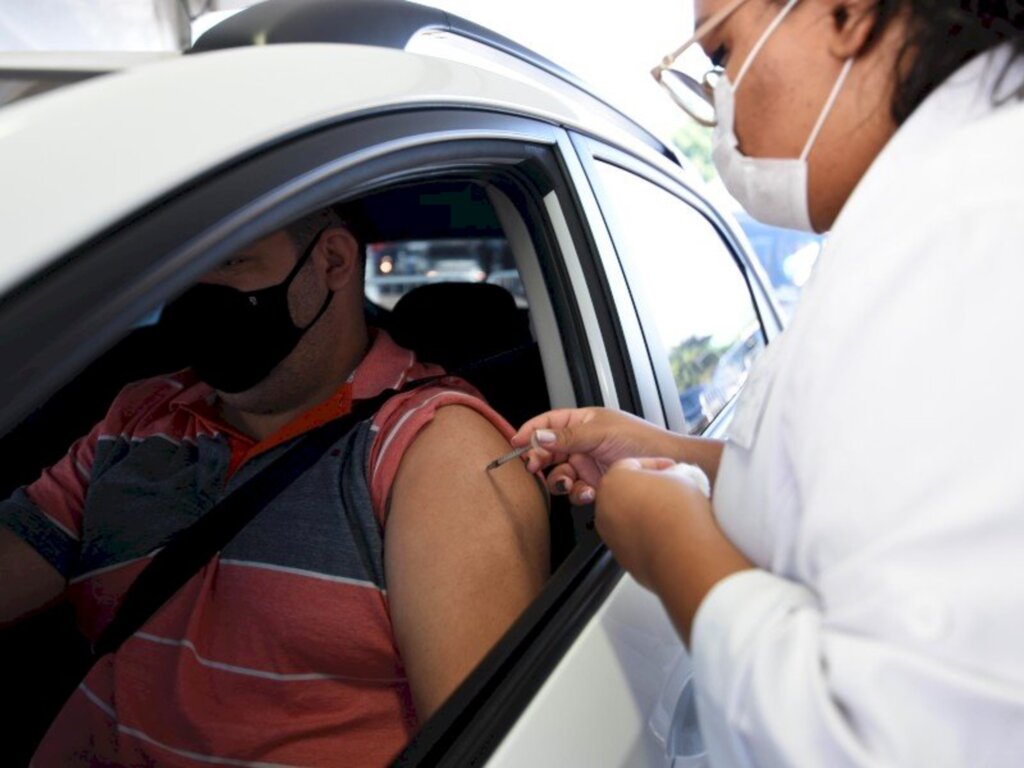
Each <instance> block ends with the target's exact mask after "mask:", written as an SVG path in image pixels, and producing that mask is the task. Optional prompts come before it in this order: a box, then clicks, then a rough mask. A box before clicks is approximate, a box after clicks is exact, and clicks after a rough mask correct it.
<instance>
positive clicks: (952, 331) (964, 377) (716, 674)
mask: <svg viewBox="0 0 1024 768" xmlns="http://www.w3.org/2000/svg"><path fill="white" fill-rule="evenodd" d="M1005 54H1006V51H1005V50H1003V51H999V52H997V53H996V54H993V55H990V56H986V57H982V58H978V59H975V60H974V61H972V62H970V63H968V64H967V65H966V66H965V67H963V68H962V69H961V70H960V71H959V72H958V73H956V74H955V75H954V76H953V77H952V78H951V79H950V80H949V81H948V82H947V83H945V84H943V85H942V86H941V87H940V88H939V89H938V90H936V91H935V92H934V93H933V94H931V96H930V97H929V98H928V99H927V101H926V102H925V103H924V104H922V105H921V106H920V108H919V109H918V110H917V111H915V113H914V114H913V115H912V116H911V117H910V119H909V120H907V122H906V123H905V124H904V125H903V126H902V127H901V128H900V130H899V131H898V132H897V134H896V135H895V136H894V137H893V139H892V140H891V141H890V142H889V144H888V145H887V146H886V148H885V149H884V151H883V152H882V154H881V155H880V156H879V157H878V158H877V159H876V161H875V162H874V164H873V165H872V166H871V168H870V169H869V171H868V172H867V174H866V175H865V177H864V179H863V180H862V181H861V183H860V184H859V185H858V187H857V189H856V190H855V192H854V194H853V195H852V197H851V198H850V200H849V201H848V203H847V205H846V207H845V208H844V209H843V211H842V213H841V215H840V217H839V219H838V220H837V222H836V225H835V227H834V229H833V231H832V233H831V236H830V238H829V241H828V243H827V245H826V247H825V250H824V253H823V254H822V256H821V257H820V260H819V264H818V266H817V267H816V270H815V274H814V275H813V277H812V278H811V281H810V284H809V285H808V287H807V289H806V291H805V294H804V297H803V299H802V300H801V305H800V306H799V307H798V308H797V311H796V314H795V316H794V318H793V322H792V324H791V326H790V328H789V329H788V330H787V331H786V332H785V333H784V334H783V335H782V337H781V338H780V339H779V340H777V341H776V342H775V343H773V344H772V345H771V347H770V348H769V351H768V352H767V353H766V354H765V356H764V358H763V359H762V360H761V361H760V362H759V364H758V365H757V366H756V367H755V369H754V371H753V372H752V374H751V376H750V378H749V379H748V384H747V386H746V388H745V390H744V394H743V395H741V398H740V402H739V403H738V405H737V413H736V418H735V420H734V422H733V424H732V425H731V427H730V434H729V438H730V439H729V442H728V444H727V446H726V449H725V452H724V455H723V458H722V465H721V467H720V470H719V475H718V481H717V485H716V487H715V495H714V501H715V511H716V515H717V516H718V519H719V521H720V523H721V525H722V527H723V529H724V530H725V532H726V533H727V535H728V536H729V538H730V539H731V540H732V541H733V542H735V543H736V544H737V545H738V546H739V547H740V549H742V550H743V552H744V553H746V555H747V556H748V557H749V558H750V559H751V560H753V562H754V563H756V565H757V566H758V567H759V570H753V571H747V572H743V573H740V574H736V575H733V576H731V577H729V578H727V579H725V580H724V581H723V582H721V583H720V584H718V585H717V586H716V587H715V588H714V589H713V590H712V591H711V592H710V593H709V595H708V596H707V598H706V599H705V600H704V602H703V604H702V605H701V607H700V609H699V611H698V613H697V616H696V619H695V624H694V629H693V647H692V654H693V660H694V676H695V680H696V686H697V701H698V712H699V719H700V723H701V728H702V731H703V734H704V738H705V742H706V744H707V747H708V752H709V755H710V757H711V762H712V764H713V765H715V766H801V767H802V766H808V767H810V768H817V767H818V766H821V767H822V768H839V767H840V766H876V765H878V766H881V765H901V766H928V767H929V768H933V767H937V766H958V767H959V766H972V767H973V766H1024V343H1022V337H1024V295H1022V291H1024V105H1022V104H1021V102H1018V101H1013V102H1012V103H1010V104H1007V105H1005V106H1002V107H999V108H993V106H992V104H991V100H990V94H991V89H992V85H993V83H994V75H995V74H997V73H998V68H994V67H993V66H992V64H993V63H994V62H993V61H992V59H993V58H996V59H998V60H999V62H1002V61H1004V60H1005ZM1022 77H1024V65H1021V63H1020V62H1018V64H1017V65H1016V66H1015V69H1014V72H1013V75H1012V76H1011V77H1010V78H1009V79H1008V80H1007V85H1011V84H1013V85H1016V84H1019V83H1020V82H1021V78H1022ZM1004 92H1005V89H1004Z"/></svg>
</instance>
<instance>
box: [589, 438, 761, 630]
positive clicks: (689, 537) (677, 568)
mask: <svg viewBox="0 0 1024 768" xmlns="http://www.w3.org/2000/svg"><path fill="white" fill-rule="evenodd" d="M674 465H675V462H674V461H672V460H671V459H665V458H642V459H624V460H622V461H618V462H616V463H615V464H613V465H612V466H611V467H610V468H609V470H608V472H607V474H605V476H604V479H603V480H602V481H601V485H600V486H599V488H598V492H597V513H596V517H595V521H596V523H597V531H598V533H600V534H601V538H602V539H604V541H605V543H606V544H607V545H608V548H609V549H611V551H612V553H613V554H614V555H615V559H616V560H618V561H619V563H620V564H621V565H622V567H623V568H625V569H626V570H627V571H629V572H630V574H632V576H633V578H635V579H636V580H637V581H638V582H639V583H640V584H642V585H643V586H645V587H647V588H648V589H650V590H651V591H653V592H655V593H656V594H657V595H658V596H659V597H660V598H661V599H662V602H664V603H665V607H666V609H667V610H668V612H669V615H670V616H671V617H672V619H673V621H674V622H675V624H676V628H677V629H678V630H679V633H680V634H681V635H682V636H683V638H684V639H686V640H687V641H688V640H689V633H690V626H691V625H692V623H693V617H694V614H696V612H697V608H698V607H699V606H700V603H701V601H702V600H703V599H704V597H705V596H706V595H707V593H708V592H709V591H711V588H712V587H713V586H714V585H715V584H717V583H718V582H719V581H721V580H722V579H724V578H725V577H726V576H729V575H730V574H733V573H736V572H737V571H742V570H746V569H748V568H752V567H753V565H752V564H751V563H750V561H748V560H747V559H746V557H744V556H743V554H742V553H741V552H740V551H739V550H738V549H736V547H735V546H733V544H732V542H730V541H729V540H728V539H727V538H726V537H725V534H723V533H722V530H721V529H720V528H719V527H718V524H717V523H716V522H715V518H714V513H713V511H712V507H711V501H710V500H709V499H708V498H707V497H706V496H705V495H704V493H703V492H702V491H701V490H700V489H699V488H698V486H697V485H696V483H694V482H693V481H692V480H689V479H687V478H685V477H683V476H681V475H679V474H677V473H674V472H672V471H666V470H670V468H671V467H673V466H674Z"/></svg>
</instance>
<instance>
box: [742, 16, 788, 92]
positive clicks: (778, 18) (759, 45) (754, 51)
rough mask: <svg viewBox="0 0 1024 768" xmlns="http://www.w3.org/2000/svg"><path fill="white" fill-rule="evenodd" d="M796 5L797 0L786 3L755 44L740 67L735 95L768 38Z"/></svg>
mask: <svg viewBox="0 0 1024 768" xmlns="http://www.w3.org/2000/svg"><path fill="white" fill-rule="evenodd" d="M796 3H797V0H789V2H788V3H786V5H785V7H783V9H782V10H781V11H779V14H778V16H776V17H775V18H774V19H772V23H771V24H769V25H768V28H767V29H765V31H764V32H763V33H761V37H760V39H759V40H758V41H757V42H756V43H754V47H753V48H751V49H750V53H749V54H748V55H747V60H746V61H744V62H743V66H742V67H740V71H739V73H737V75H736V82H735V83H733V84H732V92H733V93H736V89H737V88H739V87H740V81H741V80H742V79H743V77H744V76H745V75H746V74H747V70H748V69H750V65H751V64H752V63H753V61H754V57H755V56H757V54H758V53H760V52H761V49H762V48H763V47H764V44H765V43H767V42H768V38H769V37H771V35H772V32H774V31H775V30H776V28H777V27H778V26H779V24H781V23H782V20H783V19H785V18H786V14H788V13H789V12H790V11H791V10H793V6H794V5H796Z"/></svg>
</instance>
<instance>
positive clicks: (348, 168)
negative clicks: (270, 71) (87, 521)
mask: <svg viewBox="0 0 1024 768" xmlns="http://www.w3.org/2000/svg"><path fill="white" fill-rule="evenodd" d="M224 160H225V162H224V163H223V164H221V165H220V166H218V167H217V168H216V169H214V170H213V171H208V172H204V173H202V174H200V175H196V176H195V177H194V178H191V179H189V180H188V181H187V182H186V183H183V184H181V185H179V186H177V187H176V188H174V189H172V190H169V191H168V192H167V193H166V194H165V195H164V196H162V197H160V198H159V199H156V200H151V199H147V200H139V201H137V203H136V204H135V205H134V206H127V205H126V206H124V207H123V208H122V209H120V210H118V211H117V215H116V217H115V220H114V221H113V223H112V224H109V225H107V226H105V227H104V228H103V229H102V230H101V231H100V232H98V233H97V234H94V235H92V236H90V237H89V238H88V239H87V240H86V241H84V242H76V243H73V244H72V245H71V246H70V247H65V248H64V249H63V250H62V251H61V252H60V253H59V254H57V255H56V256H55V257H54V256H53V255H52V254H51V255H50V256H48V257H47V259H46V260H45V266H40V267H39V268H36V269H35V270H32V269H30V268H29V269H26V270H25V271H24V274H23V276H22V277H21V278H19V280H18V281H17V282H16V283H15V284H14V285H12V286H11V287H10V288H9V289H8V290H7V291H5V293H4V295H3V296H2V297H0V355H3V359H4V360H5V362H6V366H5V367H4V368H3V370H2V371H0V433H2V434H3V435H4V439H5V440H7V441H8V442H7V443H6V444H5V450H7V449H10V450H14V449H15V447H16V445H18V444H21V445H24V444H26V443H25V441H26V440H27V441H33V440H34V441H36V442H38V443H40V444H44V443H45V444H46V446H45V447H46V448H47V450H49V451H50V453H51V454H53V453H55V452H56V455H58V456H59V455H60V454H59V451H61V450H63V449H64V448H66V444H67V443H66V440H65V438H64V437H63V436H61V435H58V434H50V433H48V432H47V430H45V429H43V428H42V427H41V426H40V425H41V423H45V422H40V421H38V418H39V417H40V414H42V413H45V412H46V410H47V406H48V404H50V403H51V402H52V401H54V400H55V399H57V400H59V399H61V398H62V397H63V406H62V407H63V408H64V409H65V410H64V413H72V412H75V411H79V410H81V408H80V407H79V406H80V405H81V401H80V400H79V399H78V398H79V396H80V394H81V391H80V390H78V391H77V394H71V395H68V392H69V391H72V392H74V390H69V389H68V387H70V386H73V385H74V384H75V383H76V382H78V381H80V377H81V376H82V375H83V371H88V370H90V368H89V367H90V365H91V364H92V363H94V362H95V361H96V360H97V359H99V358H100V357H101V356H103V355H104V354H105V353H108V352H109V351H111V350H112V349H116V348H117V345H118V343H119V342H120V341H121V340H122V339H124V338H125V337H126V336H128V335H130V334H131V333H132V332H133V330H136V329H138V327H139V326H144V325H146V324H147V323H148V322H149V318H151V317H152V313H153V312H154V311H156V310H158V309H159V308H160V307H161V306H162V305H163V304H164V303H165V302H167V301H168V300H170V299H171V298H172V297H174V296H175V295H176V294H177V293H179V292H180V291H181V290H183V289H184V288H185V287H186V286H188V285H189V284H190V283H191V282H192V281H194V280H195V279H197V278H198V277H200V276H201V275H203V274H205V273H206V272H207V271H208V270H209V269H211V268H212V267H213V266H215V265H216V264H218V263H219V262H220V261H221V260H223V259H224V258H225V257H226V256H227V255H229V254H231V253H233V252H234V251H236V250H237V249H238V248H239V247H241V246H243V245H245V244H246V243H248V242H250V241H252V240H253V239H255V238H258V237H260V236H262V235H265V234H266V233H268V232H270V231H273V230H274V229H276V228H278V227H280V226H282V225H284V224H285V223H287V222H288V221H290V220H292V219H294V218H295V217H296V216H298V215H301V214H302V213H304V212H308V211H310V210H313V209H315V208H317V207H318V206H323V205H325V204H327V203H330V202H333V201H337V200H339V199H343V198H350V197H354V196H359V195H361V194H368V193H370V192H373V191H374V190H377V189H380V188H381V187H382V186H385V185H389V184H398V183H402V182H408V181H416V180H418V179H435V178H456V179H465V180H467V181H470V182H472V183H474V184H479V185H482V186H483V187H485V188H486V189H487V191H488V194H489V195H490V197H491V200H492V202H493V204H494V207H495V209H496V211H497V212H498V214H499V218H501V220H502V226H503V227H504V229H505V231H506V233H507V234H508V236H509V239H510V241H511V242H512V243H513V245H514V247H515V249H516V252H517V263H518V267H519V272H520V274H521V275H522V279H523V282H524V284H525V286H524V287H525V291H526V294H527V298H528V300H529V304H530V307H531V311H532V315H533V321H534V324H535V331H536V336H537V340H538V344H539V346H540V351H541V355H542V358H543V359H544V367H545V377H546V379H547V386H548V392H549V396H550V401H551V404H552V405H555V406H572V405H576V404H603V405H608V406H610V407H624V408H627V409H629V410H633V411H634V412H642V411H643V409H642V408H641V407H640V404H639V400H638V396H639V395H638V393H639V392H641V391H643V392H648V391H649V390H650V386H651V383H652V381H653V378H652V377H653V374H652V372H651V370H650V366H649V364H648V363H647V362H646V361H647V353H646V351H644V350H642V349H641V348H639V347H636V346H635V344H633V342H635V341H636V340H637V339H638V338H639V336H638V334H639V330H640V328H639V323H638V322H637V321H636V320H632V321H630V322H627V323H625V324H623V323H621V322H620V321H618V320H617V319H616V313H617V307H616V305H615V300H614V296H615V295H616V293H617V292H621V287H622V286H621V279H620V278H616V280H617V281H618V282H614V283H613V282H609V280H608V277H607V275H606V274H605V271H604V269H603V267H602V265H601V261H600V258H599V256H600V254H599V249H598V248H597V247H596V245H595V242H594V235H593V232H592V231H591V229H590V228H589V227H588V226H587V222H586V215H585V211H584V209H583V208H582V207H581V202H580V193H581V189H580V188H579V181H580V179H581V177H580V174H579V171H580V166H579V161H578V158H577V155H576V151H575V149H574V148H573V146H572V143H571V141H570V139H569V136H568V134H567V133H566V132H565V131H564V130H563V129H562V128H559V127H557V126H555V125H552V124H550V123H547V122H544V121H541V120H537V119H533V118H527V117H521V116H514V115H510V114H507V113H506V114H501V113H496V112H494V111H492V110H487V111H483V110H480V111H478V110H474V109H469V108H462V109H456V108H449V109H442V108H435V109H429V110H416V109H405V110H401V111H389V112H387V113H384V114H371V115H366V114H361V115H359V116H358V118H354V119H346V118H344V117H339V118H338V119H336V120H335V121H334V123H333V124H330V125H323V124H319V125H317V126H316V129H315V130H310V131H292V132H290V133H289V134H288V135H285V136H281V137H278V138H277V139H275V140H274V141H271V142H268V143H267V144H266V145H265V146H264V147H263V148H262V149H261V151H260V152H258V153H251V154H248V155H246V156H243V157H238V158H224ZM229 160H230V162H228V161H229ZM584 191H585V190H584ZM95 193H96V194H97V195H102V194H103V193H104V188H103V186H102V184H100V183H97V186H96V189H95ZM61 215H62V212H61V211H60V210H56V211H55V210H53V209H52V208H49V209H48V208H46V206H45V205H43V201H40V206H39V209H38V216H39V217H40V221H43V219H44V218H45V216H52V217H53V218H54V220H56V221H59V220H60V217H61ZM56 235H57V236H55V241H57V242H60V237H59V235H60V233H56ZM634 356H636V360H635V361H634ZM97 404H101V403H100V402H99V401H97V403H93V405H94V406H95V405H97ZM99 415H102V413H100V414H98V415H97V418H98V416H99ZM54 421H59V419H51V423H52V422H54ZM12 436H14V438H16V439H13V440H12V439H11V438H12ZM38 468H39V467H37V468H36V469H38ZM6 479H7V478H5V480H6ZM565 514H566V515H569V514H570V513H569V512H568V511H566V512H565ZM572 519H573V533H572V536H571V539H572V543H573V545H574V546H572V547H569V548H568V551H567V552H566V555H565V557H564V559H563V561H562V562H561V564H560V565H559V566H558V568H557V570H556V571H555V573H554V574H553V576H552V578H551V579H550V581H549V583H548V585H547V587H546V588H545V590H544V591H543V593H542V595H541V596H540V598H539V599H538V600H537V601H536V602H535V603H534V604H533V605H532V606H531V607H530V608H529V609H528V610H527V612H526V613H525V614H524V615H523V616H522V617H521V618H520V620H519V621H518V622H517V623H516V624H515V625H514V626H513V627H512V629H511V630H510V632H509V633H508V634H507V635H506V636H505V638H503V639H502V641H501V642H500V643H499V644H498V645H497V646H496V647H495V648H494V650H493V651H492V652H491V653H490V654H489V655H488V657H487V658H486V659H485V660H484V662H483V663H482V664H481V665H480V666H479V668H478V669H477V670H476V671H475V672H474V673H473V674H472V675H471V676H470V677H469V679H467V680H466V682H465V683H464V684H463V685H462V686H461V687H460V688H459V690H458V691H456V693H455V694H454V695H453V696H452V697H451V699H450V700H449V701H448V703H447V704H446V705H445V706H444V707H442V709H441V710H440V711H439V712H438V713H437V715H436V716H435V717H434V718H433V719H432V720H431V721H430V722H428V723H426V724H425V725H424V727H423V728H422V729H421V730H420V733H419V734H418V736H417V739H416V740H415V741H414V743H413V744H412V745H410V747H409V749H408V751H407V752H406V754H405V755H404V756H403V757H402V758H401V760H402V761H403V762H406V763H432V762H440V761H444V762H447V763H448V764H465V760H464V758H465V757H466V756H471V758H472V759H473V760H480V759H483V758H485V757H486V756H487V755H489V754H490V753H491V752H492V751H493V749H494V747H495V746H496V744H497V743H498V741H499V740H500V738H501V736H502V735H503V734H504V733H505V731H506V730H507V729H508V728H510V727H511V726H512V724H513V723H515V722H516V721H517V720H518V719H519V716H520V714H521V713H522V712H523V710H524V709H525V708H526V707H527V705H528V704H529V702H530V701H531V700H532V699H533V697H534V695H535V694H536V692H537V691H538V689H539V688H540V686H541V684H542V683H543V681H544V680H545V679H546V678H547V676H548V675H549V673H550V672H551V671H552V670H553V669H554V668H555V666H556V664H557V661H558V659H559V657H560V655H561V653H562V652H563V651H564V650H565V649H567V648H568V647H569V646H570V645H571V643H572V641H573V639H574V638H575V637H576V636H577V634H578V633H579V632H580V631H582V630H583V628H584V626H585V625H586V622H587V619H588V617H589V616H591V615H592V614H593V613H594V611H596V610H597V609H598V607H599V606H600V604H601V601H602V600H603V599H604V598H605V596H606V595H607V594H608V591H609V590H610V589H611V588H612V587H613V586H614V584H615V582H616V581H617V579H618V578H619V576H620V575H621V571H620V570H619V569H618V567H617V566H616V565H615V564H614V561H612V559H611V558H610V556H609V555H608V553H607V551H605V550H604V548H603V547H601V546H600V544H599V542H598V541H597V539H596V536H595V535H594V533H593V531H592V526H591V525H590V520H589V517H588V514H587V511H586V510H583V511H582V514H576V515H575V516H573V517H572ZM31 646H32V641H31V639H29V640H27V641H25V642H23V644H22V646H21V647H22V648H23V649H24V648H26V647H31ZM0 655H2V656H3V657H4V658H5V659H6V661H7V662H8V664H9V666H10V667H11V672H12V675H13V674H14V672H15V670H16V669H17V670H20V676H18V677H12V678H9V679H11V685H10V686H9V687H8V689H7V690H8V693H9V695H11V696H16V695H17V691H18V690H19V686H21V689H22V690H24V689H27V688H30V687H32V686H33V684H34V678H33V675H34V674H35V673H36V672H37V671H38V670H39V669H40V666H39V665H41V664H42V663H43V661H44V659H42V658H38V659H27V658H26V657H24V656H20V655H18V656H17V657H15V654H13V653H12V652H11V650H10V648H9V647H8V648H7V649H5V650H3V653H2V654H0ZM35 662H38V664H36V663H35ZM12 703H13V702H12ZM22 715H23V717H22V719H21V720H18V721H14V722H12V723H10V728H9V733H8V734H5V735H7V736H9V741H8V742H7V743H8V744H9V745H10V748H11V750H12V753H14V752H17V750H18V748H19V745H20V748H21V749H23V750H24V751H23V752H22V754H27V752H30V751H31V746H32V745H31V743H30V742H31V738H30V739H29V740H28V742H26V741H25V740H24V739H22V740H21V742H19V741H16V738H17V737H18V736H19V735H20V736H22V737H25V736H30V737H38V736H39V735H40V733H41V728H44V727H45V723H39V722H32V721H31V720H30V713H28V712H27V711H26V712H24V713H22ZM25 718H29V719H28V720H26V719H25Z"/></svg>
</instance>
